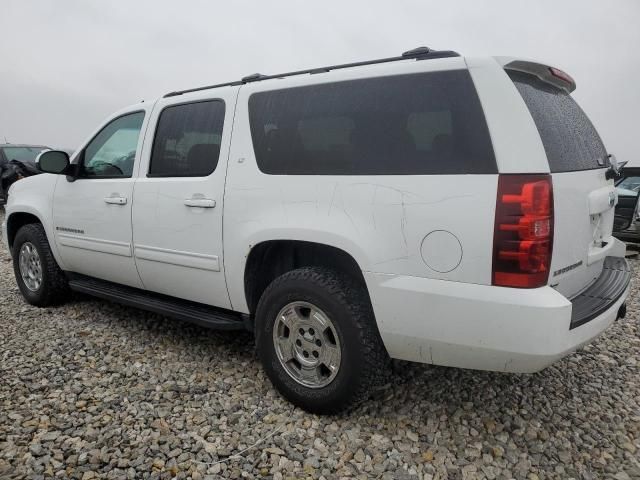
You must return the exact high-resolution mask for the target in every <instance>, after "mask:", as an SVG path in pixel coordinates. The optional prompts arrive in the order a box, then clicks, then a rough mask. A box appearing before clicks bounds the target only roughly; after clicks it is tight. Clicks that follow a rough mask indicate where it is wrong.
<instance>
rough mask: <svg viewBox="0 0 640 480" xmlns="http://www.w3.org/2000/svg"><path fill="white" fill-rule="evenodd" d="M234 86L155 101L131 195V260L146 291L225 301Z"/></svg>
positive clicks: (208, 301)
mask: <svg viewBox="0 0 640 480" xmlns="http://www.w3.org/2000/svg"><path fill="white" fill-rule="evenodd" d="M236 91H237V89H231V88H230V89H219V90H218V89H216V91H215V96H212V94H211V92H209V93H208V96H205V94H199V95H198V96H197V97H195V98H194V97H193V96H192V98H191V99H189V100H188V101H186V100H185V99H184V98H180V97H177V98H176V97H173V98H171V97H170V98H167V99H162V100H160V101H159V102H158V104H157V105H156V108H155V110H154V114H153V118H152V120H151V122H152V123H151V125H155V134H154V137H153V142H152V143H151V142H148V144H147V145H146V146H145V149H146V151H145V152H143V162H142V165H141V170H140V175H139V178H138V180H137V182H136V185H135V191H134V202H133V217H132V218H133V241H134V252H135V260H136V265H137V267H138V271H139V272H140V277H141V279H142V282H143V284H144V287H145V288H146V289H147V290H151V291H154V292H158V293H163V294H167V295H171V296H174V297H178V298H183V299H187V300H192V301H195V302H200V303H205V304H209V305H214V306H218V307H223V308H230V306H231V305H230V302H229V295H228V292H227V286H226V282H225V277H224V271H223V259H222V211H223V208H222V207H223V205H222V203H223V197H224V183H225V174H226V169H227V156H228V151H229V143H230V139H231V128H232V120H233V106H234V103H235V96H236ZM225 113H226V114H225Z"/></svg>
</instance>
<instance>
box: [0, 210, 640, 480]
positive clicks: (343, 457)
mask: <svg viewBox="0 0 640 480" xmlns="http://www.w3.org/2000/svg"><path fill="white" fill-rule="evenodd" d="M0 218H1V216H0ZM633 263H634V267H635V271H638V270H640V262H638V261H634V262H633ZM634 285H636V286H637V285H638V281H637V279H636V281H635V284H634ZM637 294H638V291H637V288H634V291H633V293H632V297H631V298H632V300H631V301H630V302H629V314H628V316H627V318H626V319H625V320H623V321H620V322H618V323H617V324H615V325H614V326H613V327H612V328H610V329H609V330H608V331H607V332H606V333H605V334H604V335H603V336H602V337H600V338H599V339H598V340H597V341H596V342H595V343H594V344H592V345H591V346H588V347H586V348H584V349H583V350H581V351H579V352H577V353H575V354H574V355H571V356H570V357H569V358H567V359H565V360H563V361H561V362H559V363H557V364H556V365H554V366H552V367H550V368H548V369H546V370H545V371H543V372H541V373H538V374H535V375H507V374H499V373H488V372H476V371H470V370H458V369H450V368H443V367H431V366H427V365H417V364H408V363H400V364H398V365H396V367H397V370H398V373H397V376H396V379H395V380H394V383H393V384H392V385H390V386H389V388H388V389H387V390H386V392H385V393H384V395H381V396H380V397H379V398H377V399H373V400H371V401H369V402H367V403H366V404H364V405H361V406H360V407H358V408H357V410H355V411H352V412H350V413H349V414H345V415H341V416H334V417H318V416H314V415H309V414H307V413H305V412H304V411H302V410H300V409H296V408H293V407H292V406H291V405H290V404H288V403H287V402H286V401H284V400H282V399H281V398H280V397H279V396H278V394H277V393H276V392H275V391H274V389H273V388H272V386H271V385H270V383H269V381H268V380H267V379H266V378H265V375H264V374H263V372H262V370H261V368H260V366H259V364H258V362H257V361H256V358H255V355H254V349H253V341H252V337H251V336H249V335H247V334H231V333H218V332H212V331H208V330H205V329H202V328H199V327H195V326H192V325H186V324H183V323H181V322H179V321H174V320H169V319H165V318H162V317H160V316H158V315H152V314H148V313H145V312H141V311H139V310H135V309H131V308H125V307H121V306H117V305H114V304H109V303H106V302H103V301H97V300H92V299H88V298H77V299H76V300H74V301H73V302H71V303H69V304H67V305H66V306H64V307H60V308H55V309H44V310H41V309H38V308H34V307H31V306H28V305H27V304H26V303H24V302H23V300H22V298H21V296H20V294H19V292H18V289H17V287H16V284H15V281H14V278H13V271H12V268H11V263H10V259H9V255H8V254H7V253H6V252H5V251H4V248H3V249H2V253H0V334H1V336H0V347H1V348H0V478H51V477H58V478H82V479H89V478H173V477H178V478H193V479H202V478H220V477H223V478H242V477H244V478H273V479H287V478H322V477H325V478H327V479H329V478H338V477H359V478H369V477H373V478H383V479H405V478H407V479H408V478H424V479H431V478H434V479H447V478H449V479H458V478H469V479H472V478H487V479H494V478H499V479H502V478H505V479H507V478H518V479H520V478H523V479H538V478H539V479H545V478H575V479H591V478H594V479H595V478H615V479H618V480H624V479H629V478H635V479H639V478H640V408H639V402H640V338H639V333H640V332H639V331H638V330H639V329H638V315H639V312H638V307H637V301H636V298H637Z"/></svg>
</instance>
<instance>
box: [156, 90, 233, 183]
mask: <svg viewBox="0 0 640 480" xmlns="http://www.w3.org/2000/svg"><path fill="white" fill-rule="evenodd" d="M207 102H222V106H223V107H224V115H223V117H222V133H221V135H220V147H221V148H220V153H219V157H218V161H217V162H216V165H215V167H214V168H213V170H211V172H209V173H208V174H206V175H195V174H189V175H179V176H176V175H164V174H159V173H149V170H151V161H152V160H153V147H154V146H155V144H156V137H157V136H158V126H159V125H160V119H161V118H162V114H163V113H164V111H165V110H167V109H168V108H171V107H181V106H183V105H192V104H195V103H207ZM157 118H158V120H157V121H156V124H155V129H154V131H153V140H152V141H151V151H150V152H149V163H148V165H147V173H146V176H147V178H207V177H210V176H211V175H213V174H214V173H215V171H216V170H217V169H218V164H219V163H220V157H221V156H222V138H223V136H224V122H225V120H226V119H227V103H226V102H225V101H224V99H223V98H218V97H214V98H206V99H198V100H190V101H188V102H179V103H171V104H169V105H165V106H164V107H162V110H160V112H159V113H158V117H157Z"/></svg>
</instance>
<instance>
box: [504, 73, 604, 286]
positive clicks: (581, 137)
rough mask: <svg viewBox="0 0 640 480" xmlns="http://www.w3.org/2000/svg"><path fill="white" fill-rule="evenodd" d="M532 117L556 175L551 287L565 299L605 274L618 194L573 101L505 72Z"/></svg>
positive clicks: (584, 118)
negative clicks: (603, 272)
mask: <svg viewBox="0 0 640 480" xmlns="http://www.w3.org/2000/svg"><path fill="white" fill-rule="evenodd" d="M507 73H508V75H509V77H511V79H512V80H513V82H514V84H515V86H516V88H517V89H518V91H519V92H520V95H521V96H522V98H523V100H524V102H525V104H526V105H527V107H528V109H529V111H530V112H531V117H532V118H533V120H534V122H535V124H536V127H537V129H538V132H539V133H540V138H541V140H542V143H543V145H544V149H545V152H546V154H547V159H548V162H549V170H550V171H551V175H552V182H553V196H554V218H555V222H554V242H553V257H552V260H551V271H550V273H549V284H550V285H551V286H553V287H554V288H556V289H557V290H558V291H559V292H561V293H562V294H564V295H565V296H567V297H572V296H575V295H576V294H577V293H579V292H580V291H581V290H584V289H585V288H587V287H588V286H589V285H590V284H591V283H592V282H593V281H594V280H595V279H596V278H597V277H598V276H599V275H600V273H601V271H602V264H603V260H604V257H606V256H607V254H608V253H609V252H610V250H611V248H612V246H613V237H612V236H611V233H612V229H613V217H614V210H613V207H614V203H615V188H614V186H613V182H612V181H610V180H607V179H606V178H605V169H604V166H605V164H606V163H607V162H606V157H607V151H606V149H605V147H604V145H603V143H602V140H601V139H600V135H598V132H597V131H596V129H595V128H594V126H593V124H592V123H591V121H590V120H589V118H588V117H587V115H586V114H585V113H584V111H583V110H582V109H581V108H580V106H579V105H578V104H577V103H576V102H575V100H574V99H573V98H572V97H571V95H570V94H569V93H568V92H567V91H565V90H563V89H561V88H558V87H556V86H554V85H551V84H549V83H546V82H544V81H542V80H540V79H539V78H538V77H537V76H534V75H531V74H528V73H523V72H519V71H509V70H507Z"/></svg>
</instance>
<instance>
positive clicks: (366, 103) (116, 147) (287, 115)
mask: <svg viewBox="0 0 640 480" xmlns="http://www.w3.org/2000/svg"><path fill="white" fill-rule="evenodd" d="M574 88H575V83H574V81H573V80H572V79H571V77H569V76H568V75H567V74H566V73H564V72H562V71H561V70H558V69H555V68H551V67H548V66H545V65H542V64H540V63H535V62H530V61H524V60H518V59H513V58H494V57H488V58H464V57H461V56H459V55H458V54H456V53H455V52H448V51H434V50H429V49H428V48H425V47H422V48H418V49H416V50H412V51H409V52H406V53H405V54H403V55H402V56H399V57H392V58H385V59H381V60H376V61H370V62H358V63H356V64H349V65H337V66H332V67H325V68H317V69H312V70H305V71H299V72H292V73H288V74H282V75H270V76H266V75H258V74H256V75H252V76H249V77H245V78H244V79H242V80H240V81H237V82H231V83H227V84H221V85H213V86H210V87H203V88H194V89H191V90H184V91H178V92H172V93H169V94H167V95H165V96H164V97H162V98H160V99H159V100H157V101H155V102H151V103H141V104H139V105H134V106H132V107H129V108H127V109H125V110H123V111H120V112H118V113H117V114H115V115H114V116H112V117H111V118H109V119H108V120H107V121H106V122H105V123H104V124H103V125H102V126H101V127H100V128H98V129H97V130H96V132H95V133H94V134H92V135H91V137H90V138H89V139H88V140H87V142H86V143H85V144H84V145H83V146H82V147H81V148H79V149H78V150H77V152H76V153H75V154H74V155H73V158H72V159H71V160H69V158H68V156H67V155H66V154H65V153H64V152H58V151H48V152H46V153H43V154H42V155H41V156H40V158H39V166H40V169H41V170H43V171H45V172H49V173H54V174H58V175H39V176H35V177H32V178H29V179H26V180H23V181H20V182H18V183H16V184H15V185H14V186H13V187H12V190H11V195H10V196H9V199H10V200H9V204H8V206H7V208H6V224H5V225H3V235H4V238H5V240H6V242H7V244H8V246H9V248H10V249H11V252H12V255H13V259H14V265H15V274H16V279H17V282H18V285H19V287H20V290H21V292H22V293H23V295H24V297H25V298H26V300H27V301H28V302H29V303H32V304H34V305H38V306H47V305H51V304H54V303H59V302H62V301H63V300H64V298H65V296H66V294H67V292H68V291H69V290H75V291H79V292H85V293H88V294H91V295H95V296H98V297H102V298H105V299H107V300H111V301H116V302H122V303H125V304H128V305H132V306H136V307H140V308H143V309H148V310H151V311H155V312H160V313H162V314H165V315H168V316H172V317H176V318H179V319H183V320H188V321H193V322H196V323H199V324H201V325H206V326H210V327H214V328H220V329H238V330H240V329H249V330H251V331H254V332H255V337H256V343H257V349H258V353H259V356H260V358H261V360H262V363H263V365H264V368H265V370H266V372H267V374H268V375H269V377H270V378H271V380H272V381H273V383H274V384H275V386H276V387H277V388H278V390H280V392H282V394H284V395H285V396H286V397H287V398H288V399H289V400H291V401H292V402H294V403H295V404H297V405H300V406H302V407H304V408H306V409H308V410H310V411H314V412H319V413H327V412H335V411H338V410H340V409H342V408H344V407H346V406H348V405H350V404H353V402H355V401H357V400H358V399H362V398H364V397H365V396H366V394H367V392H370V391H371V390H372V388H373V387H375V386H376V385H379V384H380V383H381V382H384V381H385V378H386V377H387V375H388V371H389V364H390V359H391V358H396V359H403V360H410V361H416V362H423V363H432V364H437V365H449V366H454V367H463V368H475V369H486V370H499V371H507V372H534V371H537V370H540V369H542V368H544V367H546V366H547V365H549V364H551V363H553V362H554V361H556V360H557V359H559V358H561V357H563V356H565V355H567V354H568V353H569V352H571V351H572V350H575V349H576V348H577V347H579V346H580V345H583V344H585V343H586V342H589V341H590V340H592V339H593V338H594V337H595V336H597V335H598V334H599V333H601V332H602V331H603V330H605V329H606V328H607V327H608V326H609V325H610V324H611V323H612V322H613V321H614V320H616V319H617V318H618V317H620V316H623V315H624V312H625V303H624V302H625V299H626V297H627V295H628V293H629V281H630V272H629V267H628V264H627V262H626V260H625V258H624V254H625V247H624V244H622V243H621V242H619V241H618V240H616V239H615V238H613V237H612V236H611V232H612V225H613V214H614V205H615V203H616V194H615V188H614V185H613V180H612V178H613V177H614V176H615V174H616V173H617V172H616V165H615V164H614V162H612V160H611V158H610V156H609V155H607V152H606V150H605V148H604V146H603V144H602V141H601V140H600V137H599V136H598V133H597V132H596V130H595V129H594V127H593V125H592V124H591V122H590V121H589V119H588V118H587V116H586V115H585V114H584V113H583V111H582V110H581V109H580V107H579V106H578V105H577V104H576V102H575V101H574V100H573V98H572V97H571V96H570V94H569V93H570V92H571V91H572V90H573V89H574Z"/></svg>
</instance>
